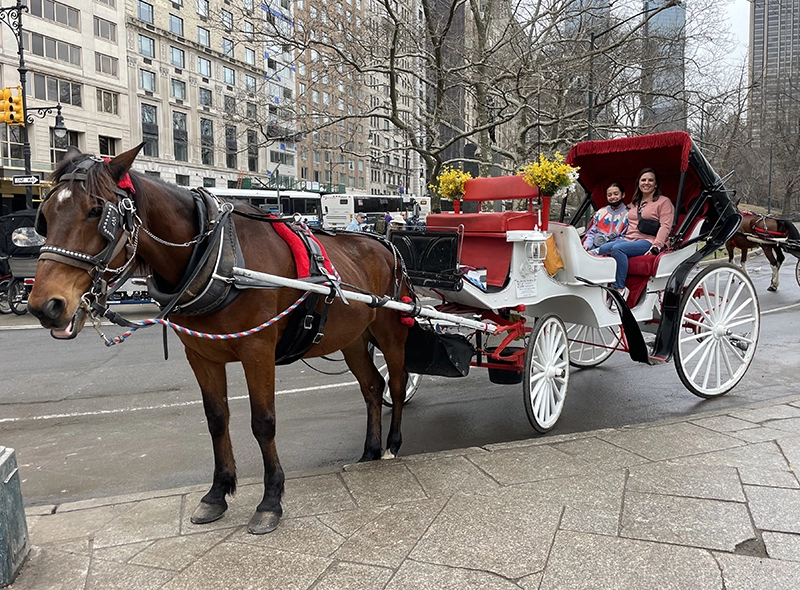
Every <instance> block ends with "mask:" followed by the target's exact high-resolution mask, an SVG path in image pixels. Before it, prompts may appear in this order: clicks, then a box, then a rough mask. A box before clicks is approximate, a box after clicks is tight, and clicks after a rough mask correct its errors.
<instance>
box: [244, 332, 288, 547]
mask: <svg viewBox="0 0 800 590" xmlns="http://www.w3.org/2000/svg"><path fill="white" fill-rule="evenodd" d="M274 346H275V345H274V343H272V345H271V347H270V348H269V349H271V350H273V351H274ZM269 349H262V348H261V347H259V349H258V350H257V351H256V352H255V354H254V357H253V358H254V360H242V366H243V367H244V375H245V379H246V380H247V390H248V392H249V395H250V425H251V428H252V430H253V436H255V438H256V441H258V446H259V448H260V449H261V457H262V460H263V462H264V496H263V497H262V499H261V503H260V504H259V505H258V507H257V508H256V512H255V514H253V516H252V518H250V522H249V524H248V525H247V530H248V531H250V532H251V533H253V534H254V535H263V534H264V533H270V532H272V531H274V530H275V529H276V528H278V524H280V520H281V516H283V508H282V507H281V496H282V495H283V484H284V480H285V476H284V474H283V468H282V467H281V463H280V461H279V460H278V450H277V449H276V447H275V427H276V420H275V357H274V354H272V355H270V354H268V350H269Z"/></svg>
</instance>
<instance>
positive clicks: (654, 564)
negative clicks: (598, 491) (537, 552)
mask: <svg viewBox="0 0 800 590" xmlns="http://www.w3.org/2000/svg"><path fill="white" fill-rule="evenodd" d="M565 588H569V589H570V590H598V589H601V588H602V589H603V590H652V589H653V588H658V589H659V590H687V589H689V588H691V589H692V590H722V579H721V577H720V571H719V567H718V566H717V564H716V562H715V561H714V558H713V557H712V556H711V555H710V554H709V553H708V552H707V551H704V550H702V549H692V548H689V547H679V546H676V545H663V544H659V543H651V542H647V541H636V540H630V539H619V538H616V537H606V536H603V535H587V534H584V533H573V532H570V531H559V532H558V534H557V535H556V538H555V542H554V544H553V549H552V552H551V554H550V558H549V559H548V563H547V569H546V570H545V573H544V577H543V579H542V584H541V587H540V590H564V589H565Z"/></svg>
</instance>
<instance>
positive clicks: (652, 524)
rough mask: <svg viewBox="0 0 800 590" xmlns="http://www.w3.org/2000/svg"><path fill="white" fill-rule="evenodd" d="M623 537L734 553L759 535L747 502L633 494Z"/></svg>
mask: <svg viewBox="0 0 800 590" xmlns="http://www.w3.org/2000/svg"><path fill="white" fill-rule="evenodd" d="M620 536H622V537H628V538H631V539H641V540H646V541H658V542H660V543H670V544H675V545H687V546H690V547H703V548H706V549H721V550H724V551H733V550H734V549H735V548H736V546H737V545H738V544H739V543H742V542H744V541H747V540H748V539H752V538H754V537H755V536H756V535H755V531H754V530H753V527H752V525H751V524H750V514H749V513H748V511H747V507H746V506H745V505H744V504H743V503H738V502H722V501H719V500H707V499H701V498H680V497H677V496H660V495H657V494H640V493H637V492H631V493H628V494H625V509H624V512H623V514H622V525H621V527H620Z"/></svg>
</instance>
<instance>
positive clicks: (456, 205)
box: [453, 199, 461, 213]
mask: <svg viewBox="0 0 800 590" xmlns="http://www.w3.org/2000/svg"><path fill="white" fill-rule="evenodd" d="M453 211H454V212H455V213H461V199H453Z"/></svg>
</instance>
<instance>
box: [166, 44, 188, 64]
mask: <svg viewBox="0 0 800 590" xmlns="http://www.w3.org/2000/svg"><path fill="white" fill-rule="evenodd" d="M169 63H171V64H172V65H173V66H175V67H176V68H184V67H185V65H186V52H184V51H183V49H178V48H177V47H172V46H170V48H169Z"/></svg>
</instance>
